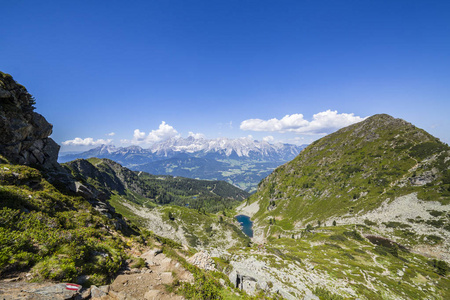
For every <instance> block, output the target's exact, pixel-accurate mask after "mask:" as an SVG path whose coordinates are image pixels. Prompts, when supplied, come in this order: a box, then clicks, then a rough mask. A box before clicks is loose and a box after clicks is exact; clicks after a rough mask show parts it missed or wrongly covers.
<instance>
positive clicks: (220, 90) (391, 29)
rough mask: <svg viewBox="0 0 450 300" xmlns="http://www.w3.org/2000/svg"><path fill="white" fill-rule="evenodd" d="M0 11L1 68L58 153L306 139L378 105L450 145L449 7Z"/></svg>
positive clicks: (177, 5)
mask: <svg viewBox="0 0 450 300" xmlns="http://www.w3.org/2000/svg"><path fill="white" fill-rule="evenodd" d="M3 10H4V12H5V14H4V16H3V17H2V19H1V20H0V24H1V25H2V26H0V33H1V34H0V36H1V37H2V38H1V40H0V43H1V44H2V47H0V55H1V57H3V58H6V59H4V60H3V61H2V62H0V70H1V71H3V72H6V73H9V74H11V75H12V76H13V78H14V79H15V80H16V81H17V82H18V83H20V84H22V85H24V86H25V87H26V88H27V90H28V91H29V92H30V93H31V94H32V95H33V96H34V97H35V98H36V101H37V104H36V107H37V108H36V112H38V113H40V114H42V115H43V116H44V117H45V118H46V119H47V120H48V121H49V122H50V123H51V124H53V125H54V127H53V134H52V138H53V139H54V140H55V141H56V142H57V143H58V144H59V145H61V146H62V147H61V152H73V151H78V152H82V151H86V149H92V148H95V147H97V146H98V145H100V144H114V145H116V146H118V147H120V146H129V145H133V144H136V145H144V146H146V145H151V144H152V143H156V142H160V141H162V140H165V139H167V138H170V137H173V136H182V137H187V136H191V135H192V136H203V137H205V138H208V139H215V138H221V137H225V138H230V139H235V138H240V137H247V136H251V138H252V139H255V140H259V141H262V140H265V141H268V142H270V143H277V142H281V143H289V144H296V145H301V144H310V143H311V142H313V141H315V140H317V139H319V138H321V137H323V136H324V135H326V134H329V133H331V132H334V131H336V130H338V129H340V128H342V127H345V126H348V125H350V124H353V123H356V122H359V121H361V120H363V119H364V118H366V117H369V116H372V115H375V114H379V113H387V114H389V115H391V116H393V117H395V118H401V119H404V120H406V121H407V122H410V123H412V124H414V125H415V126H417V127H419V128H422V129H424V130H425V131H427V132H429V133H430V134H432V135H434V136H436V137H438V138H439V139H440V140H441V141H442V142H445V143H450V130H449V129H450V119H449V118H448V111H450V101H448V100H449V99H450V86H449V85H448V82H449V78H450V36H449V35H448V32H450V3H448V2H447V1H435V2H432V3H421V2H420V3H411V2H410V1H396V2H395V3H392V2H390V1H378V2H376V3H374V2H370V1H359V2H353V1H349V2H339V3H336V2H333V1H325V2H321V3H316V2H310V1H287V2H283V3H275V2H271V1H257V2H254V1H249V2H242V1H226V2H210V1H192V2H189V3H186V2H184V1H178V0H173V1H164V2H159V1H158V2H156V1H155V2H147V1H136V2H133V3H131V4H126V5H125V4H124V3H123V2H120V1H109V2H108V5H106V4H103V3H101V2H94V3H90V2H83V1H81V2H77V3H61V2H60V1H46V2H45V3H36V2H34V1H20V2H14V1H13V2H8V3H5V4H4V5H3ZM17 15H20V16H21V18H17V17H16V16H17ZM77 138H78V139H77ZM146 147H148V146H146Z"/></svg>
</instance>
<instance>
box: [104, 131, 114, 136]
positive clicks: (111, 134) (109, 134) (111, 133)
mask: <svg viewBox="0 0 450 300" xmlns="http://www.w3.org/2000/svg"><path fill="white" fill-rule="evenodd" d="M106 135H107V136H115V135H116V133H115V132H110V133H107V134H106Z"/></svg>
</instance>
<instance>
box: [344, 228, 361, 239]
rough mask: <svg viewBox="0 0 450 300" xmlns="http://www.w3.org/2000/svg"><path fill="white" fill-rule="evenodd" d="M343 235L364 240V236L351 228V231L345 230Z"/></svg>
mask: <svg viewBox="0 0 450 300" xmlns="http://www.w3.org/2000/svg"><path fill="white" fill-rule="evenodd" d="M344 235H345V236H346V237H349V238H351V239H354V240H357V241H364V238H363V237H362V236H361V235H360V234H359V232H358V231H356V230H352V231H345V232H344Z"/></svg>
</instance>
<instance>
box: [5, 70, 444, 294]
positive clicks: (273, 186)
mask: <svg viewBox="0 0 450 300" xmlns="http://www.w3.org/2000/svg"><path fill="white" fill-rule="evenodd" d="M0 83H1V84H0V99H1V102H0V104H1V106H0V117H1V120H3V121H2V123H0V126H1V131H2V135H1V139H2V140H1V144H0V155H1V156H0V200H1V202H0V204H1V206H0V245H1V248H0V277H1V279H0V287H2V291H1V293H2V294H0V296H2V297H3V296H4V298H5V299H27V297H28V299H29V297H35V298H36V299H45V297H47V298H55V299H59V298H61V299H64V298H65V297H66V299H111V300H116V299H314V300H316V299H326V300H327V299H389V300H390V299H399V300H400V299H449V298H450V277H449V273H450V267H449V263H450V250H449V249H450V248H449V247H450V147H449V146H448V145H447V144H445V143H442V142H441V141H440V140H439V139H437V138H435V137H434V136H432V135H430V134H429V133H427V132H426V131H424V130H422V129H419V128H417V127H415V126H414V125H412V124H410V123H408V122H407V121H404V120H402V119H396V118H393V117H391V116H389V115H386V114H380V115H374V116H372V117H369V118H367V119H365V120H363V121H362V122H359V123H355V124H353V125H350V126H347V127H344V128H342V129H340V130H337V131H336V132H334V133H331V134H329V135H326V136H324V137H323V138H321V139H319V140H317V141H315V142H313V143H312V144H310V145H309V146H307V147H306V148H305V149H303V150H302V151H301V152H300V151H298V150H299V149H298V148H289V147H288V146H286V145H280V146H279V149H285V150H286V149H290V150H287V152H283V151H284V150H283V151H281V150H280V151H278V152H277V153H278V154H277V155H278V158H276V159H275V158H274V160H273V161H270V160H269V159H267V157H266V158H264V157H263V156H258V155H262V154H261V153H262V152H257V151H256V150H255V151H254V152H252V151H244V150H243V149H244V148H239V147H237V145H242V143H238V142H236V141H233V140H228V142H229V143H230V144H231V145H232V147H231V148H230V149H234V150H230V151H228V152H227V151H225V150H223V149H222V148H221V149H222V150H220V151H223V152H222V153H220V151H219V154H218V153H211V152H209V150H211V149H213V148H214V147H213V146H211V145H214V143H212V142H211V141H209V142H208V143H207V144H209V145H210V146H211V148H204V149H203V148H202V149H200V148H199V147H204V145H206V144H205V143H204V142H203V141H200V140H196V139H194V138H191V139H190V140H188V141H186V140H184V139H180V138H174V139H172V140H169V141H166V143H169V144H170V145H172V146H173V147H175V148H173V149H177V150H173V152H177V151H178V153H176V154H174V155H173V156H171V155H172V154H170V155H169V154H168V153H169V152H170V151H169V150H167V149H168V148H165V147H163V145H167V144H159V145H156V146H155V148H154V149H153V150H149V149H142V148H140V147H133V148H132V149H131V148H130V149H124V148H120V149H115V148H111V147H108V146H102V147H100V148H99V149H97V150H95V151H97V153H100V152H102V153H103V154H102V155H98V156H108V157H106V158H105V157H91V155H93V154H94V152H95V151H93V150H92V151H91V152H90V153H89V154H84V155H85V156H86V157H85V158H77V159H74V160H70V161H66V162H64V163H61V164H59V163H58V162H57V158H58V151H59V146H58V145H57V144H56V143H55V142H54V141H53V140H52V139H51V138H50V137H49V136H50V134H51V132H52V125H51V124H49V123H48V122H47V121H46V120H45V118H44V117H43V116H41V115H39V114H37V113H36V112H34V108H33V102H34V98H33V97H32V96H31V95H30V94H29V93H28V91H27V90H26V89H25V87H23V86H21V85H19V84H17V83H16V82H15V81H14V80H13V78H12V76H10V75H8V74H5V73H0ZM243 141H245V143H246V145H247V146H248V145H254V146H255V145H259V147H263V146H264V147H266V148H264V149H266V150H267V152H270V151H272V150H270V149H273V145H270V144H268V143H266V144H263V143H261V144H258V143H256V142H252V141H251V140H248V139H247V140H243ZM243 141H240V142H243ZM202 145H203V146H202ZM177 147H178V148H177ZM233 147H234V148H233ZM255 147H256V146H255ZM285 147H287V148H285ZM180 149H185V150H186V149H187V150H189V151H191V152H189V151H187V150H186V151H187V152H185V153H179V152H180V151H181V150H180ZM199 149H200V150H201V151H200V150H199ZM205 149H206V150H208V151H206V150H205ZM245 149H249V148H248V147H247V148H245ZM131 150H132V151H134V152H133V153H134V154H133V155H131V154H130V153H131V152H130V151H131ZM203 150H205V152H202V151H203ZM199 151H200V152H202V153H203V154H201V155H200V154H199V153H200V152H199ZM296 151H298V152H296ZM162 153H165V154H164V155H163V154H162ZM193 153H196V154H195V155H194V154H193ZM252 153H253V154H252ZM258 153H259V154H258ZM281 153H285V154H283V155H282V154H281ZM166 154H167V155H168V156H171V157H170V158H169V157H168V156H166ZM155 155H161V156H159V157H160V158H161V157H163V156H164V157H166V160H163V163H162V162H161V161H158V160H156V158H155ZM178 155H180V156H178ZM196 155H197V156H196ZM285 155H288V156H289V155H293V156H294V157H293V158H292V160H290V161H287V162H286V163H283V164H282V165H278V166H276V165H275V164H279V163H280V162H281V160H280V159H281V158H282V157H283V159H287V157H288V156H285ZM87 156H89V157H87ZM148 157H153V158H155V160H154V161H153V162H148V161H146V159H148ZM243 157H244V158H243ZM115 159H117V161H115ZM120 160H124V161H127V162H128V164H130V165H133V164H134V163H137V162H139V163H140V164H141V166H144V165H147V166H148V164H150V163H151V164H153V163H155V165H152V168H155V169H151V170H160V171H161V172H162V170H163V169H164V168H166V169H165V170H166V172H168V170H170V172H175V170H177V172H180V173H182V174H189V175H190V176H189V177H196V176H193V175H192V174H208V176H213V175H212V174H217V173H218V172H219V171H218V170H220V172H222V173H223V174H224V175H223V178H219V177H217V179H225V178H228V179H230V178H231V177H232V176H234V175H236V176H237V175H238V174H239V176H244V177H245V176H248V177H249V178H248V180H249V181H248V182H253V181H252V180H254V181H256V180H257V179H256V178H257V177H252V176H253V175H255V174H259V175H258V176H266V175H263V173H264V172H268V173H270V174H269V175H267V176H266V177H265V178H264V179H262V180H261V181H260V183H259V184H257V191H256V192H255V193H253V194H250V193H248V192H247V191H244V190H242V189H240V188H238V187H236V185H239V184H236V183H234V182H233V184H230V183H229V182H225V181H223V180H222V181H221V180H198V179H192V178H186V177H183V176H181V175H177V176H172V175H164V174H157V173H153V172H151V173H148V172H146V171H145V170H138V169H135V167H136V166H135V165H134V166H130V165H128V166H130V167H127V165H125V164H124V165H122V164H121V163H120ZM200 161H201V162H203V163H204V164H203V165H201V164H199V162H200ZM271 163H274V164H273V165H271ZM256 164H258V167H256ZM180 165H183V167H180ZM272 167H273V168H275V169H274V170H273V172H269V169H270V168H272ZM149 168H150V167H149ZM158 168H160V169H158ZM262 168H266V169H265V171H264V172H262V171H261V169H262ZM183 172H184V173H183ZM196 172H198V173H196ZM252 172H253V173H252ZM258 172H259V173H258ZM261 172H262V173H261ZM252 174H253V175H252ZM214 176H216V175H214ZM239 176H237V177H236V178H239ZM255 176H256V175H255ZM206 177H207V176H206ZM236 180H237V179H236ZM246 180H247V179H246ZM228 181H229V180H228ZM252 186H253V183H252ZM239 215H243V216H247V217H248V218H249V219H247V220H245V221H251V222H252V224H251V230H252V232H250V231H247V232H246V234H245V233H244V232H243V231H242V230H241V223H240V222H242V220H240V221H238V220H237V219H236V216H239ZM245 225H246V229H250V223H248V224H245ZM69 282H70V283H72V285H71V286H72V287H73V286H75V285H76V284H78V285H79V287H76V288H75V289H74V291H73V292H70V295H67V293H68V292H67V291H66V290H67V289H66V285H65V283H69ZM128 285H129V286H128ZM127 286H128V287H127ZM42 289H44V290H45V291H44V292H45V293H50V294H45V295H46V296H42V291H43V290H42ZM98 290H101V292H100V291H98ZM49 295H50V296H49ZM43 297H44V298H43Z"/></svg>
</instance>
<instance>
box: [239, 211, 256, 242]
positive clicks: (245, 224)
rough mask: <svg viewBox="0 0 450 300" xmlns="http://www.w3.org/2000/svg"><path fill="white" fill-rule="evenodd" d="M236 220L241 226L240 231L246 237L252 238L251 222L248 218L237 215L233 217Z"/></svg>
mask: <svg viewBox="0 0 450 300" xmlns="http://www.w3.org/2000/svg"><path fill="white" fill-rule="evenodd" d="M235 218H236V220H237V221H238V222H239V224H241V226H242V231H243V232H244V233H245V234H246V235H247V236H248V237H251V238H252V237H253V229H252V226H253V222H252V221H250V217H249V216H246V215H238V216H236V217H235Z"/></svg>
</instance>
